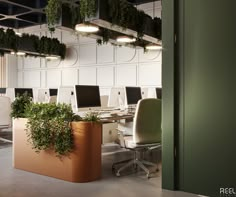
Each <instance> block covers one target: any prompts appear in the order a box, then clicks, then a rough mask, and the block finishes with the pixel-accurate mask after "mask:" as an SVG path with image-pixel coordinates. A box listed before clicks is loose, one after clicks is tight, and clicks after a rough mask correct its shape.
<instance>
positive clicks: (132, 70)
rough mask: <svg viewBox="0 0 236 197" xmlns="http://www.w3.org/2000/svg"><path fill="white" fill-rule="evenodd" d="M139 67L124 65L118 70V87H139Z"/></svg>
mask: <svg viewBox="0 0 236 197" xmlns="http://www.w3.org/2000/svg"><path fill="white" fill-rule="evenodd" d="M136 72H137V67H136V65H135V64H133V65H122V66H118V67H117V69H116V78H117V81H116V85H118V86H119V85H121V86H136V85H137V74H136Z"/></svg>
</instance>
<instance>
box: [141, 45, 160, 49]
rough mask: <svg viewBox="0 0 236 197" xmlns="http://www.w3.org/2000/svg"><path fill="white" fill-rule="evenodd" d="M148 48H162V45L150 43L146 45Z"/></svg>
mask: <svg viewBox="0 0 236 197" xmlns="http://www.w3.org/2000/svg"><path fill="white" fill-rule="evenodd" d="M145 48H146V49H147V50H161V49H162V46H161V45H158V44H148V45H146V47H145Z"/></svg>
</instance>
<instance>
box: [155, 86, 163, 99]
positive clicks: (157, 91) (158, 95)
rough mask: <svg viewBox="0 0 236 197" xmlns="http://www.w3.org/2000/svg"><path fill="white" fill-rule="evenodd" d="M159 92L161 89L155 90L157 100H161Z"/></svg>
mask: <svg viewBox="0 0 236 197" xmlns="http://www.w3.org/2000/svg"><path fill="white" fill-rule="evenodd" d="M161 92H162V90H161V88H156V96H157V98H158V99H161V96H162V94H161Z"/></svg>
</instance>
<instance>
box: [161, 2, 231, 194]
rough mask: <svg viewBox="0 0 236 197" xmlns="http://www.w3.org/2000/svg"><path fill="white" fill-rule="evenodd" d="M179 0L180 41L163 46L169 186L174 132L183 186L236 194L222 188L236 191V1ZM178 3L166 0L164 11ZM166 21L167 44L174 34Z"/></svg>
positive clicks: (196, 190) (165, 179)
mask: <svg viewBox="0 0 236 197" xmlns="http://www.w3.org/2000/svg"><path fill="white" fill-rule="evenodd" d="M174 2H175V9H174V10H175V22H174V24H175V30H174V32H175V33H176V46H175V50H174V49H173V47H170V48H167V51H166V52H165V51H163V97H164V98H163V108H164V109H163V118H164V119H163V188H171V187H172V186H173V185H172V184H173V163H174V162H173V157H172V156H173V152H172V151H171V150H173V141H172V140H173V138H172V137H173V136H174V138H175V140H176V141H174V142H175V146H176V147H177V159H176V160H175V165H174V166H175V175H176V177H175V179H174V180H175V182H174V186H175V187H177V189H179V190H183V191H186V192H191V193H196V194H202V195H208V196H213V197H216V196H236V195H234V194H233V195H232V194H231V195H226V194H225V195H224V194H223V193H221V194H220V188H233V189H234V191H235V192H236V155H235V150H236V142H235V140H236V96H235V92H236V87H235V86H236V11H235V9H236V1H235V0H225V1H213V0H198V1H196V0H178V1H177V0H176V1H174ZM172 4H173V1H171V0H163V6H164V7H163V12H165V9H166V10H167V11H169V12H170V11H172V10H173V5H172ZM164 8H165V9H164ZM166 14H168V13H166ZM166 14H164V13H163V15H164V16H165V15H166ZM165 17H166V16H165ZM166 18H168V17H166ZM164 19H165V18H163V23H165V22H166V21H165V20H164ZM169 22H170V21H169ZM165 25H166V26H167V25H168V26H169V27H170V25H171V24H163V26H164V28H163V46H164V50H165V45H164V44H167V46H168V47H169V42H171V41H172V37H171V35H174V33H173V31H172V29H169V30H171V31H167V30H168V28H165ZM165 34H167V35H168V36H169V37H168V36H165ZM168 39H170V40H168ZM173 50H174V54H175V55H174V56H173V54H172V52H173ZM171 56H173V58H174V63H173V62H172V61H171V60H170V59H168V58H171ZM173 71H174V74H173ZM173 81H174V84H173ZM173 89H174V90H173ZM173 92H175V94H174V101H173V100H172V98H173ZM171 108H173V114H172V113H171V112H170V109H171ZM173 115H174V117H173ZM168 123H170V125H167V124H168ZM173 124H174V125H173ZM171 130H172V131H171ZM165 143H170V144H165ZM168 146H169V147H168ZM166 154H170V155H166ZM165 165H166V166H165ZM168 168H169V169H168ZM168 170H169V171H168ZM168 176H170V177H168ZM168 178H169V179H168Z"/></svg>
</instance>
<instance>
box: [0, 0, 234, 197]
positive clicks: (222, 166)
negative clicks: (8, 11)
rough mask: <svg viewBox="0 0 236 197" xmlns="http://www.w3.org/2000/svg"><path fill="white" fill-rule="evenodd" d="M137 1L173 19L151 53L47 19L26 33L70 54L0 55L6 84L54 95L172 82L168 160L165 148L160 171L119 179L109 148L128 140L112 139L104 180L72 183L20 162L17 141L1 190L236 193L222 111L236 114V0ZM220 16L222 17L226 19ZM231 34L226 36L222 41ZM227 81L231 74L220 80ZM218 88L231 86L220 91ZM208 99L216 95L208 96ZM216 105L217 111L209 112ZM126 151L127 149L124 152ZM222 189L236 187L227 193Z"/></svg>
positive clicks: (166, 109) (149, 88)
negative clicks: (54, 41)
mask: <svg viewBox="0 0 236 197" xmlns="http://www.w3.org/2000/svg"><path fill="white" fill-rule="evenodd" d="M2 2H3V1H0V3H2ZM12 2H14V1H12ZM137 2H139V3H138V4H137V7H138V8H140V9H142V10H144V11H145V13H148V14H149V15H150V16H152V17H154V16H157V17H161V18H162V19H163V21H162V22H163V30H162V32H163V37H162V43H163V46H164V47H163V50H157V51H149V52H144V50H143V49H137V48H130V47H125V46H122V47H118V46H113V45H112V44H110V43H108V44H106V45H97V43H96V40H95V39H94V38H89V37H83V36H79V35H78V34H75V32H74V31H67V30H64V29H61V28H58V29H57V28H56V31H55V33H53V34H52V35H51V34H50V32H48V30H47V25H46V24H42V25H34V26H30V27H27V28H20V29H16V31H18V32H21V33H30V34H35V35H37V36H49V37H51V36H52V37H55V38H58V40H59V41H61V42H63V43H65V44H66V46H67V53H66V58H65V59H64V60H59V59H58V60H50V61H49V60H46V59H45V58H37V57H36V58H35V57H30V56H26V57H22V56H16V55H11V54H5V55H4V57H1V62H0V63H1V64H0V70H1V73H0V87H7V88H33V90H34V92H38V90H39V89H43V92H44V96H43V97H44V98H42V99H43V100H44V99H45V90H46V92H47V91H48V92H47V94H48V95H49V89H58V90H59V87H68V88H71V87H73V88H74V86H75V85H87V86H99V91H100V95H101V96H109V94H110V92H111V90H112V88H124V87H140V88H141V93H142V90H143V94H146V96H147V97H151V98H153V97H156V95H157V94H156V92H155V91H156V88H162V109H163V112H162V118H163V122H162V129H163V132H165V133H163V142H162V143H163V144H162V150H161V151H162V155H161V157H162V158H161V159H160V157H159V156H160V152H158V164H159V165H158V167H159V169H160V171H159V172H157V174H155V175H154V177H151V178H150V179H147V178H146V176H145V173H143V172H142V171H140V174H139V173H137V174H133V173H131V174H129V173H130V172H129V171H128V173H127V174H125V175H123V176H121V177H119V178H118V177H117V176H116V175H115V174H114V173H112V170H111V166H112V163H113V161H114V159H115V156H114V155H113V154H114V153H110V152H109V151H110V150H112V151H113V152H116V151H117V149H118V148H117V147H118V146H113V144H112V145H111V144H110V142H109V143H107V144H108V145H107V146H106V145H103V146H102V151H103V161H104V163H103V166H102V178H101V180H98V181H96V182H91V183H83V184H80V183H76V184H71V183H68V182H63V181H60V180H57V179H54V178H48V177H44V176H40V175H36V174H32V173H28V172H23V171H20V170H19V171H18V170H15V169H13V167H12V163H11V156H12V149H11V145H10V146H9V147H7V148H4V149H0V151H1V156H0V157H1V163H2V162H3V168H2V169H1V171H0V173H1V174H0V176H2V177H3V178H5V180H6V181H5V182H4V183H3V184H0V188H1V190H0V194H1V192H2V194H1V196H11V195H12V196H16V195H20V194H22V195H23V196H24V195H25V194H26V193H28V194H30V196H40V195H44V196H77V195H78V193H80V192H81V196H94V195H98V196H104V195H113V196H115V195H119V196H122V195H127V196H144V195H146V196H186V197H191V196H198V195H197V194H199V195H205V196H224V195H226V194H228V195H233V193H227V191H230V192H232V191H235V190H236V189H234V188H235V182H236V180H235V177H234V176H233V175H234V172H235V170H234V166H235V161H233V160H232V158H231V157H230V156H229V155H228V154H224V155H221V159H217V158H218V155H219V154H218V153H220V152H221V151H223V152H224V153H227V152H229V151H230V150H231V151H232V149H233V150H234V147H235V145H234V142H233V139H235V134H233V133H232V132H231V131H232V130H233V129H232V128H234V123H233V120H232V121H231V119H230V118H228V119H227V120H226V119H224V118H223V119H221V117H220V116H217V115H216V114H218V113H216V111H215V110H216V109H218V106H217V102H219V103H220V110H221V111H222V114H228V116H230V115H232V114H233V112H232V111H231V110H232V108H231V107H230V106H231V104H232V103H233V101H232V100H231V99H228V97H230V95H229V92H227V90H228V87H229V83H228V81H227V80H229V79H231V80H232V81H233V80H234V76H233V74H234V70H233V66H232V62H234V59H233V58H235V57H234V55H233V54H232V53H231V52H230V51H235V47H234V46H233V45H232V44H231V43H232V40H233V38H234V35H235V34H234V33H235V30H234V29H233V28H232V26H233V25H232V24H234V22H233V21H232V16H235V12H234V10H233V7H235V3H234V2H230V1H229V0H228V1H225V2H221V3H218V2H215V1H214V5H215V6H214V8H215V9H214V10H212V7H211V6H212V2H211V3H209V2H208V3H206V2H194V1H192V0H191V1H184V0H181V1H179V2H175V4H174V2H173V1H150V2H145V1H143V2H142V1H137ZM203 7H204V9H203ZM197 10H201V13H204V14H205V17H200V16H199V15H198V14H199V13H197ZM209 10H211V12H209ZM219 13H222V14H221V15H220V16H219ZM218 17H220V18H218ZM206 19H207V20H206ZM217 19H219V21H221V20H222V21H223V20H224V21H227V23H224V25H223V26H224V31H223V30H222V31H218V30H219V27H218V25H217V23H215V21H216V20H217ZM196 29H197V30H198V31H197V30H196ZM176 31H177V32H178V33H176ZM196 32H197V33H198V34H197V33H196ZM206 32H207V33H206ZM222 35H224V37H226V39H224V40H222V39H217V37H218V38H219V37H221V36H222ZM212 39H215V40H217V43H218V44H219V45H220V44H221V45H222V46H225V47H224V51H222V50H221V49H222V48H221V47H216V46H215V45H214V44H212V43H215V42H213V40H212ZM178 40H179V42H178ZM234 41H235V40H234ZM176 45H177V47H176ZM219 45H217V46H219ZM193 46H195V47H196V48H194V47H193ZM202 47H203V48H204V50H202ZM212 54H214V55H212ZM215 54H217V55H215ZM176 56H177V57H176ZM213 56H214V57H213ZM222 62H224V65H225V66H224V68H222ZM212 70H214V73H212V72H211V71H212ZM177 71H178V72H177ZM191 77H192V78H191ZM220 78H221V79H222V80H218V79H220ZM216 85H217V86H218V87H221V90H222V89H223V93H222V94H221V95H220V96H219V92H218V89H217V90H216V88H215V87H216ZM190 86H191V87H190ZM145 91H146V93H145ZM0 94H1V93H0ZM36 94H37V93H36ZM191 95H192V96H191ZM203 95H205V96H203ZM223 95H225V97H224V96H223ZM49 96H50V95H49ZM58 96H59V92H58ZM206 97H207V98H209V100H211V99H212V100H215V101H216V102H210V101H209V100H205V99H204V98H206ZM230 98H232V97H230ZM46 100H47V99H46ZM69 100H70V101H68V102H71V99H69ZM226 100H227V102H224V103H227V104H224V107H223V105H221V104H222V101H226ZM55 102H56V100H55ZM107 102H108V101H107ZM125 102H127V101H124V103H125ZM193 102H194V103H195V105H193ZM209 103H211V105H210V106H209ZM75 106H76V104H75V105H74V107H75ZM119 107H120V106H119ZM208 107H210V108H211V109H212V110H208V112H206V109H207V108H208ZM228 116H227V117H228ZM203 117H204V118H205V119H202V118H203ZM196 118H197V119H198V121H197V122H196ZM205 120H206V121H205ZM216 120H218V121H216ZM178 121H179V122H178ZM177 122H178V123H177ZM222 125H223V126H222ZM222 130H224V133H222ZM213 131H214V132H215V133H216V135H215V136H214V141H215V143H213V142H212V139H213V138H212V132H213ZM196 133H200V134H199V135H196ZM176 135H177V136H176ZM202 138H205V140H202ZM210 139H211V140H210ZM222 139H226V140H224V141H222ZM177 140H179V141H178V143H177ZM200 141H201V146H200V147H199V142H200ZM226 141H227V142H226ZM196 142H198V143H197V144H196ZM219 144H223V145H222V146H219ZM213 149H214V150H215V151H213ZM117 152H119V153H118V154H119V155H120V154H121V153H120V149H118V151H117ZM121 152H122V151H121ZM116 154H117V153H116ZM176 155H177V156H176ZM128 156H129V155H128ZM176 157H177V159H176ZM217 161H218V162H217ZM226 169H228V170H226ZM14 180H15V181H14ZM22 180H25V183H24V181H22ZM29 185H30V187H28V186H29ZM48 185H50V187H48ZM13 187H15V188H16V189H15V190H14V189H13ZM33 188H36V189H35V190H34V189H33ZM45 188H47V189H45ZM220 188H230V189H231V190H225V191H226V193H220ZM121 190H122V191H121ZM173 190H180V191H184V192H177V191H173ZM47 191H49V192H47ZM222 191H223V190H222ZM185 192H190V193H195V194H196V195H195V194H190V193H185Z"/></svg>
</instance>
